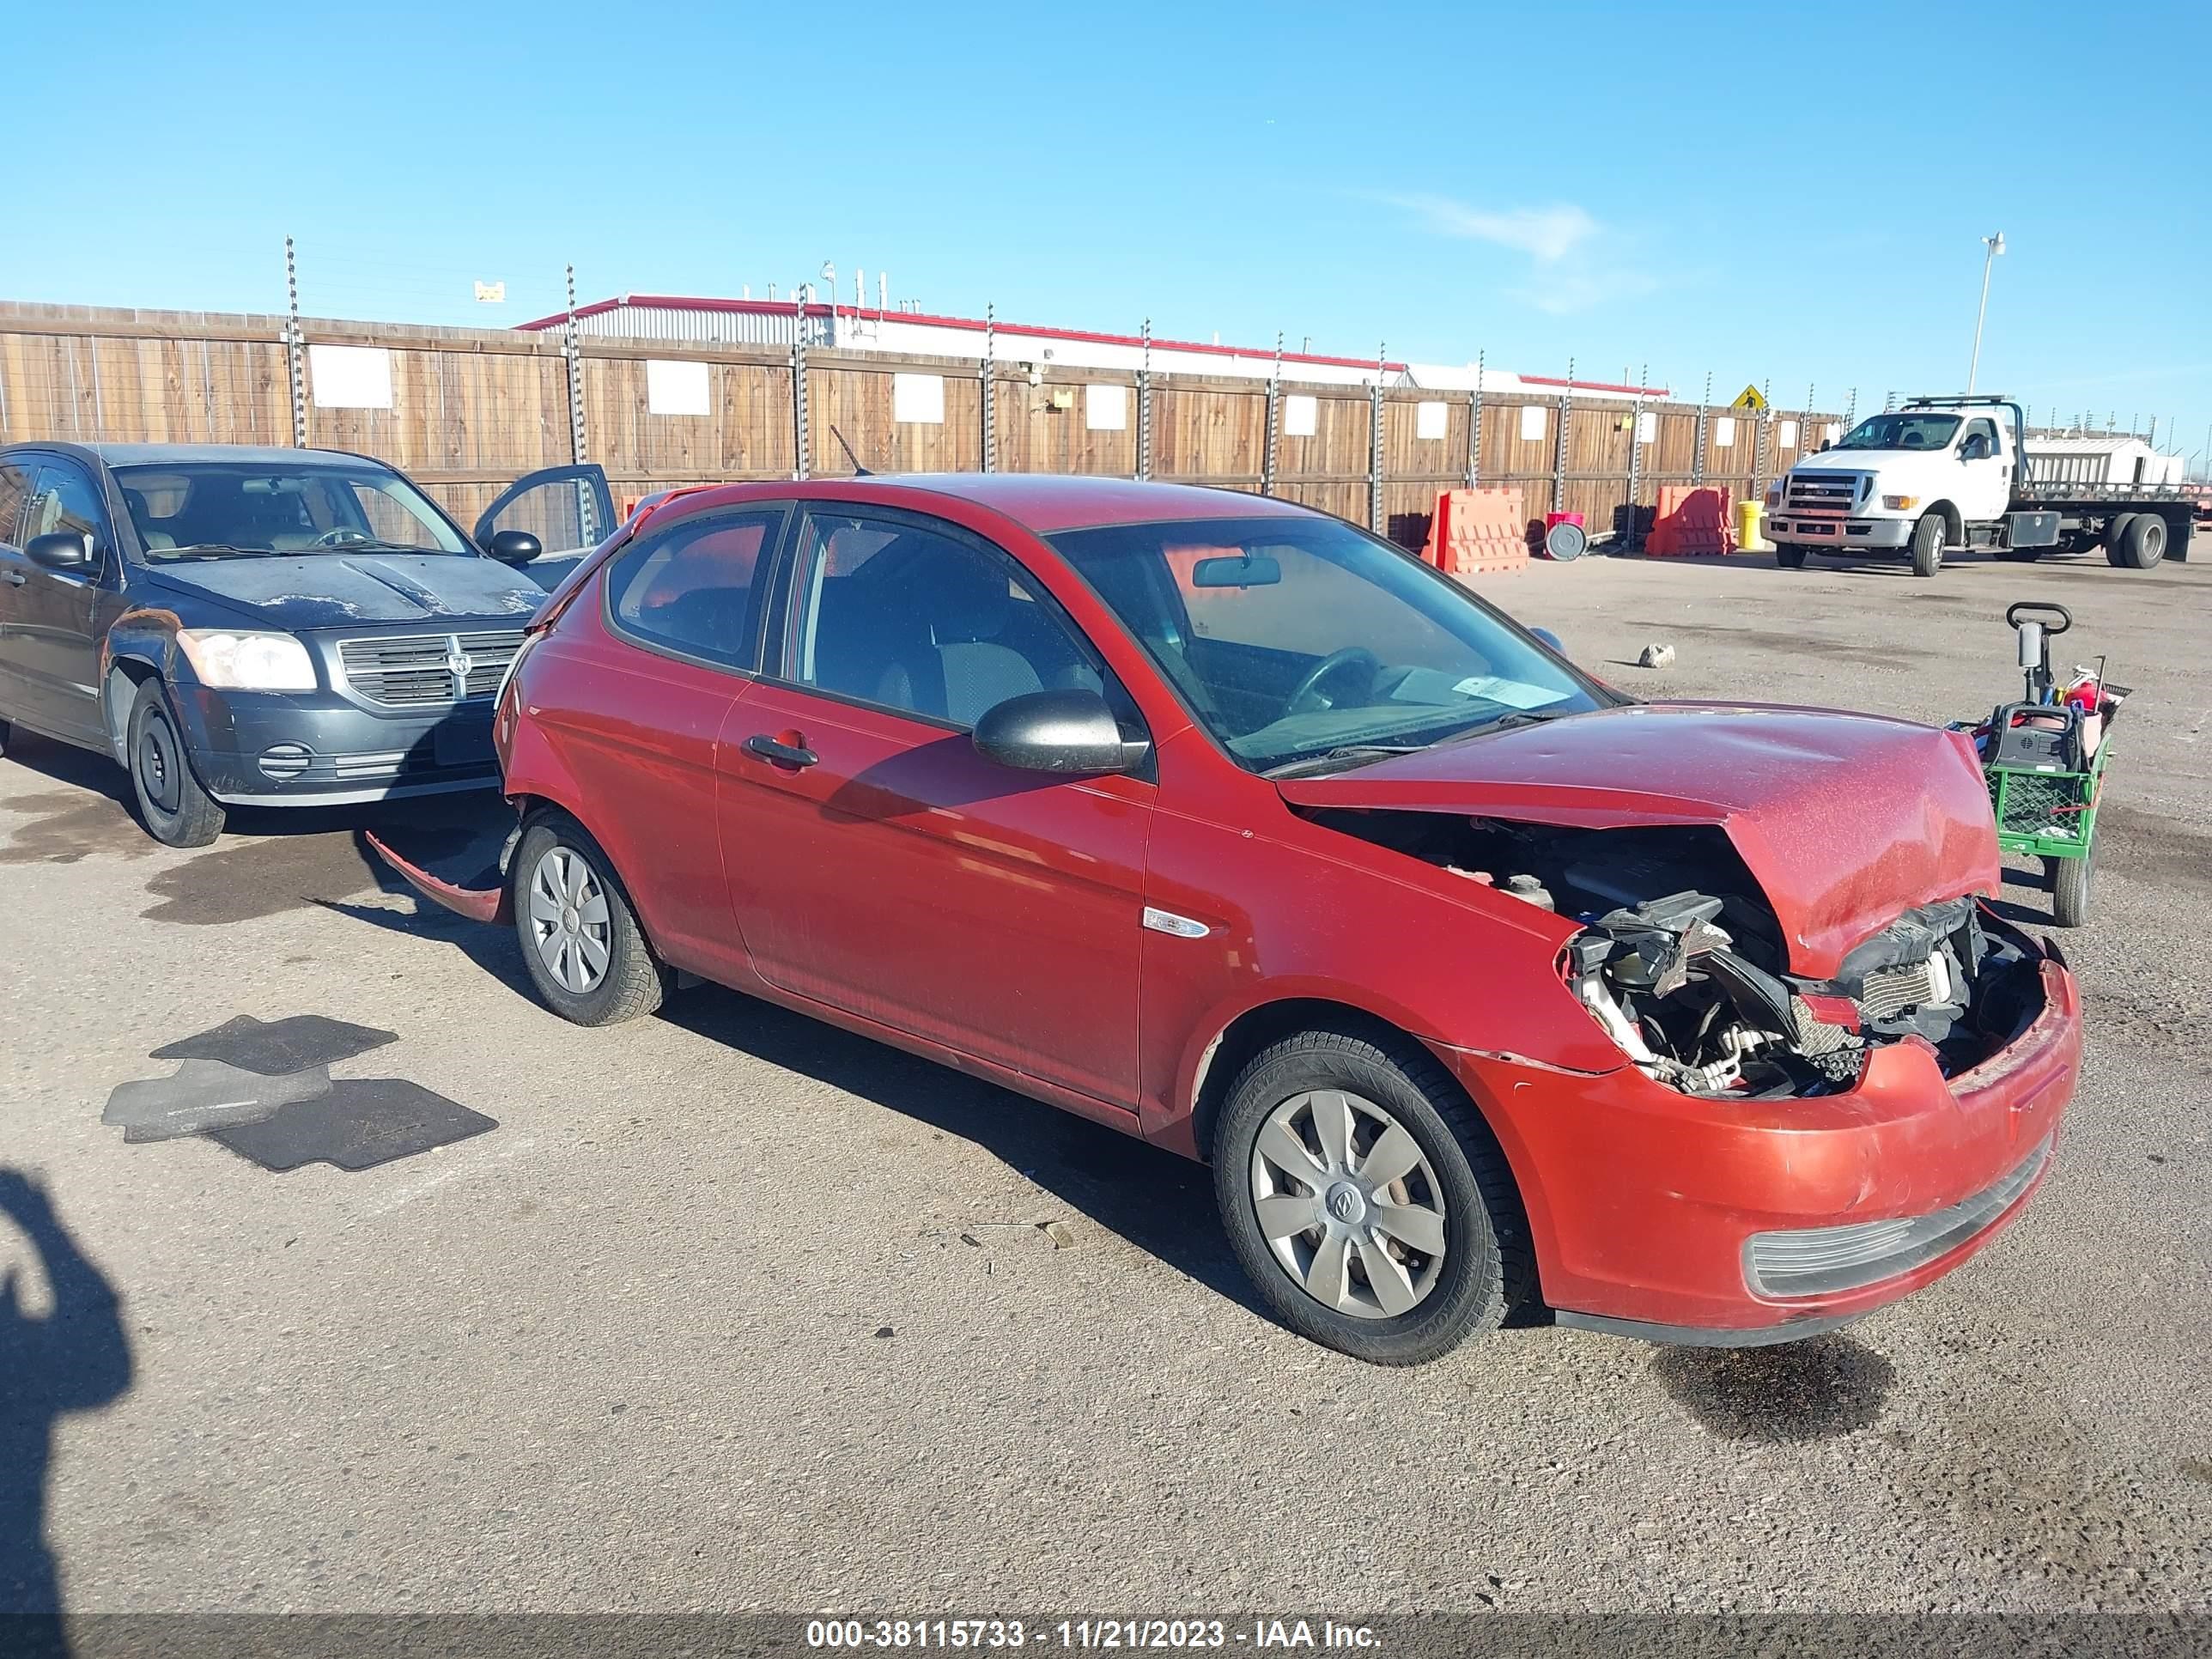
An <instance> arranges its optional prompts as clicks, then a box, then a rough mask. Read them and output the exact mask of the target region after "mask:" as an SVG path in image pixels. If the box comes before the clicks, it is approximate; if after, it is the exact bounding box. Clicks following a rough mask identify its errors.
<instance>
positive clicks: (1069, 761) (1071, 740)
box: [975, 691, 1152, 777]
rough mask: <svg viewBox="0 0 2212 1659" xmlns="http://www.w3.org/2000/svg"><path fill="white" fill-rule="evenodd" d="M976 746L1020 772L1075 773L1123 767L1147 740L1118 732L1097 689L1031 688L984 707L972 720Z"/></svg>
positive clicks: (1136, 756) (1134, 758)
mask: <svg viewBox="0 0 2212 1659" xmlns="http://www.w3.org/2000/svg"><path fill="white" fill-rule="evenodd" d="M1151 748H1152V745H1151V744H1149V743H1147V742H1146V741H1145V740H1144V739H1142V738H1138V739H1136V740H1135V741H1131V740H1130V739H1128V738H1124V737H1123V736H1122V735H1121V724H1120V722H1119V721H1117V720H1115V718H1114V711H1113V710H1112V709H1111V708H1108V707H1107V706H1106V699H1105V698H1103V697H1102V696H1099V695H1098V694H1097V692H1096V691H1031V692H1029V693H1027V694H1026V695H1024V696H1018V697H1009V698H1007V699H1006V702H1002V703H1000V704H998V705H997V706H996V707H994V708H990V709H987V710H986V711H985V713H984V715H983V718H982V719H981V720H977V721H976V722H975V751H976V753H978V754H980V755H981V756H982V757H984V758H985V759H986V760H994V761H996V762H997V763H999V764H1000V765H1001V766H1011V767H1012V768H1013V769H1015V770H1017V771H1021V772H1056V773H1059V774H1060V775H1064V776H1074V777H1080V776H1083V775H1086V774H1087V775H1097V774H1100V773H1106V772H1126V771H1127V770H1128V769H1130V768H1131V767H1133V766H1135V765H1136V764H1137V763H1139V762H1140V761H1142V760H1143V759H1144V757H1145V756H1146V753H1147V752H1148V751H1149V750H1150V749H1151Z"/></svg>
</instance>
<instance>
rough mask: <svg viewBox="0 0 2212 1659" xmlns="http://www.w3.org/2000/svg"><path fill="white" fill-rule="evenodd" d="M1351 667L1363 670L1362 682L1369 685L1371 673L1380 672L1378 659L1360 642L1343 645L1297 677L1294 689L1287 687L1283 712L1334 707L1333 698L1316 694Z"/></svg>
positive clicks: (1372, 677) (1314, 711) (1312, 712)
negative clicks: (1286, 697) (1289, 694)
mask: <svg viewBox="0 0 2212 1659" xmlns="http://www.w3.org/2000/svg"><path fill="white" fill-rule="evenodd" d="M1353 668H1358V669H1361V670H1364V673H1365V678H1364V682H1363V684H1364V685H1365V686H1366V687H1368V688H1369V689H1372V688H1373V686H1374V684H1375V677H1376V675H1377V674H1379V673H1381V672H1382V671H1383V659H1382V658H1380V657H1378V656H1376V654H1375V653H1373V652H1372V651H1370V650H1369V649H1368V648H1367V647H1365V646H1364V645H1347V646H1346V647H1344V649H1343V650H1341V651H1332V652H1330V653H1328V655H1327V656H1326V657H1323V658H1322V659H1321V660H1320V661H1319V662H1317V663H1316V664H1315V665H1313V666H1312V667H1311V668H1309V669H1307V670H1306V671H1305V672H1304V674H1303V675H1302V676H1300V677H1299V679H1298V683H1297V689H1296V690H1293V691H1291V696H1290V700H1289V701H1288V702H1285V704H1284V705H1283V712H1284V713H1285V714H1316V713H1318V712H1319V711H1320V710H1322V709H1324V708H1335V707H1336V703H1335V702H1334V700H1333V699H1330V698H1325V697H1323V696H1321V695H1320V691H1321V688H1322V686H1323V685H1324V684H1327V683H1328V681H1330V680H1331V679H1334V678H1336V677H1337V676H1338V675H1340V674H1342V673H1344V672H1345V671H1347V670H1349V669H1353Z"/></svg>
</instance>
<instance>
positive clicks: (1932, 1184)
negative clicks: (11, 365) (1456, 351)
mask: <svg viewBox="0 0 2212 1659" xmlns="http://www.w3.org/2000/svg"><path fill="white" fill-rule="evenodd" d="M495 732H496V740H497V744H498V749H499V752H500V757H501V762H502V763H503V765H504V768H505V777H506V787H507V793H508V794H509V795H510V796H511V797H512V798H513V800H514V802H515V803H516V805H517V806H518V807H519V808H520V812H521V825H520V830H519V839H518V840H517V841H515V842H511V843H510V848H509V851H508V854H507V859H506V861H505V871H506V875H505V880H504V884H503V886H501V888H499V889H497V890H483V891H467V890H459V889H455V888H453V887H441V885H440V884H438V883H437V882H435V881H434V880H432V879H431V878H428V876H426V875H424V874H423V873H422V872H419V871H410V874H411V875H413V876H414V877H416V879H417V880H418V882H419V883H420V884H422V885H423V886H424V887H425V890H429V891H431V892H432V893H433V894H434V896H438V897H440V898H441V899H442V900H443V901H445V902H448V903H450V904H452V905H453V906H454V907H455V908H460V909H463V910H465V912H467V913H469V914H472V915H478V916H480V917H483V918H485V919H487V920H490V919H495V918H499V917H509V916H511V918H512V921H513V926H514V927H515V929H516V931H517V933H518V934H519V936H520V942H521V945H522V950H523V954H524V957H525V959H526V962H527V963H528V964H529V969H530V973H531V975H532V977H533V979H534V980H535V981H536V983H537V986H538V989H539V990H540V991H541V992H542V994H544V999H545V1000H546V1001H547V1002H548V1003H550V1005H551V1006H553V1008H554V1009H556V1011H557V1012H560V1013H561V1014H562V1015H564V1016H565V1017H567V1018H569V1019H572V1020H574V1021H577V1022H578V1023H580V1024H607V1023H611V1022H613V1021H616V1020H621V1019H627V1018H634V1017H635V1016H637V1015H640V1014H643V1013H646V1012H649V1011H650V1010H652V1009H653V1008H654V1007H655V1006H658V1005H659V1002H660V1000H661V998H662V997H663V996H664V995H665V994H667V993H668V992H669V990H670V989H671V987H673V986H674V985H675V983H676V979H677V975H678V974H689V975H699V976H701V977H703V978H706V979H710V980H714V981H719V982H720V983H721V984H724V985H727V986H732V987H737V988H738V989H740V990H744V991H745V992H748V993H750V994H754V995H757V996H762V997H766V998H769V999H771V1000H775V1001H777V1002H780V1003H783V1004H786V1005H787V1006H791V1007H793V1008H797V1009H800V1010H802V1011H804V1012H808V1013H811V1014H815V1015H818V1016H819V1017H821V1018H823V1019H826V1020H829V1021H832V1022H834V1023H836V1024H839V1025H842V1026H845V1027H847V1028H848V1029H850V1030H854V1031H858V1032H860V1033H863V1034H865V1035H866V1036H872V1037H877V1038H880V1039H882V1040H884V1041H885V1042H894V1043H897V1044H899V1045H901V1046H902V1047H904V1048H910V1049H913V1050H915V1051H916V1052H918V1053H920V1054H926V1055H928V1056H930V1057H932V1058H933V1059H936V1060H942V1061H945V1062H946V1063H948V1064H951V1065H954V1066H960V1067H962V1068H963V1069H965V1070H968V1071H970V1072H973V1073H976V1074H978V1075H980V1076H982V1077H986V1078H989V1079H993V1080H994V1081H996V1082H999V1083H1001V1084H1004V1085H1006V1086H1007V1087H1009V1088H1012V1089H1016V1090H1019V1091H1022V1092H1024V1093H1025V1094H1030V1095H1033V1096H1036V1097H1038V1098H1040V1099H1042V1100H1045V1101H1047V1102H1049V1103H1052V1104H1054V1105H1056V1106H1060V1107H1063V1108H1066V1109H1068V1110H1071V1111H1075V1112H1080V1113H1082V1114H1083V1115H1085V1116H1086V1117H1091V1118H1095V1119H1097V1120H1098V1121H1101V1122H1103V1123H1109V1124H1111V1125H1113V1126H1114V1127H1116V1128H1119V1129H1122V1130H1125V1131H1127V1132H1128V1133H1132V1134H1137V1135H1141V1136H1143V1137H1144V1138H1146V1139H1148V1140H1152V1141H1154V1142H1156V1143H1158V1145H1160V1146H1164V1147H1166V1148H1168V1149H1169V1150H1170V1151H1173V1152H1179V1153H1182V1155H1184V1156H1185V1157H1189V1158H1201V1159H1205V1160H1207V1161H1208V1162H1210V1163H1211V1164H1212V1167H1213V1170H1214V1174H1215V1185H1216V1190H1217V1193H1218V1199H1219V1204H1220V1210H1221V1217H1222V1221H1223V1224H1224V1225H1225V1227H1226V1229H1227V1231H1228V1235H1229V1238H1230V1240H1231V1243H1232V1244H1233V1246H1234V1247H1235V1249H1236V1251H1237V1255H1238V1257H1239V1258H1240V1260H1241V1261H1243V1266H1244V1267H1245V1270H1246V1271H1247V1272H1248V1273H1249V1274H1250V1275H1251V1277H1252V1279H1253V1280H1254V1282H1255V1285H1257V1286H1258V1287H1259V1289H1260V1291H1261V1293H1262V1295H1263V1296H1264V1297H1266V1299H1267V1303H1268V1304H1269V1305H1270V1306H1271V1307H1272V1308H1273V1310H1275V1311H1276V1312H1277V1313H1278V1314H1279V1316H1280V1317H1281V1318H1282V1319H1283V1321H1284V1322H1285V1323H1286V1324H1288V1325H1289V1326H1291V1328H1293V1329H1295V1330H1297V1331H1299V1332H1301V1333H1303V1334H1305V1335H1307V1336H1310V1337H1311V1338H1313V1339H1314V1340H1317V1341H1320V1342H1324V1343H1327V1344H1329V1345H1331V1346H1335V1347H1338V1348H1341V1349H1343V1350H1345V1351H1346V1352H1350V1353H1352V1354H1356V1355H1358V1356H1360V1357H1361V1358H1366V1359H1370V1360H1376V1361H1380V1362H1383V1363H1385V1364H1412V1363H1415V1362H1419V1361H1422V1360H1425V1359H1430V1358H1434V1357H1436V1356H1437V1355H1439V1354H1442V1353H1443V1352H1446V1351H1448V1350H1449V1349H1450V1348H1452V1347H1453V1346H1455V1345H1456V1344H1457V1343H1459V1342H1460V1341H1461V1340H1462V1339H1463V1338H1465V1337H1466V1336H1467V1335H1468V1334H1469V1333H1471V1332H1474V1331H1478V1330H1481V1329H1484V1328H1488V1327H1492V1326H1495V1325H1497V1324H1498V1322H1499V1321H1500V1320H1501V1319H1503V1318H1504V1316H1506V1315H1507V1314H1508V1313H1509V1312H1510V1311H1511V1310H1513V1309H1514V1308H1515V1307H1516V1304H1522V1303H1523V1302H1524V1301H1534V1300H1535V1299H1538V1298H1541V1301H1542V1302H1543V1303H1545V1304H1548V1305H1549V1306H1550V1307H1552V1308H1553V1309H1554V1310H1556V1311H1557V1315H1558V1318H1559V1321H1560V1322H1562V1323H1569V1324H1575V1325H1580V1326H1586V1327H1590V1328H1597V1329H1601V1330H1608V1331H1615V1332H1620V1333H1623V1334H1631V1335H1635V1336H1640V1337H1645V1338H1650V1339H1654V1340H1662V1341H1680V1342H1694V1343H1707V1344H1728V1345H1733V1344H1750V1343H1761V1342H1773V1341H1782V1340H1790V1339H1792V1338H1796V1337H1800V1336H1805V1335H1809V1334H1813V1333H1815V1332H1818V1331H1821V1330H1825V1329H1828V1328H1832V1327H1834V1326H1836V1325H1838V1324H1840V1323H1842V1322H1844V1321H1847V1320H1849V1319H1851V1318H1853V1317H1855V1316H1858V1315H1860V1314H1863V1313H1865V1312H1867V1311H1868V1310H1870V1309H1873V1308H1875V1307H1878V1306H1881V1304H1885V1303H1887V1302H1890V1301H1893V1300H1894V1299H1895V1298H1897V1297H1900V1296H1903V1295H1905V1293H1906V1292H1908V1291H1912V1290H1914V1289H1916V1288H1917V1287H1919V1286H1921V1285H1925V1284H1927V1283H1929V1281H1930V1280H1932V1279H1936V1278H1938V1277H1939V1276H1941V1275H1942V1274H1943V1273H1948V1271H1950V1270H1951V1269H1952V1268H1953V1267H1957V1266H1958V1265H1959V1264H1960V1262H1961V1261H1964V1260H1965V1259H1966V1257H1967V1256H1969V1255H1972V1253H1973V1252H1974V1251H1975V1250H1977V1249H1979V1248H1980V1247H1981V1246H1982V1245H1983V1244H1984V1243H1987V1242H1988V1240H1989V1238H1990V1236H1991V1235H1992V1234H1993V1233H1994V1232H1995V1231H1996V1229H1997V1228H1999V1227H2000V1226H2002V1225H2004V1224H2005V1223H2006V1222H2008V1221H2009V1220H2010V1219H2011V1218H2012V1217H2013V1216H2014V1215H2015V1214H2016V1213H2018V1212H2019V1210H2020V1208H2021V1205H2022V1203H2023V1201H2024V1200H2025V1199H2026V1198H2027V1194H2029V1192H2030V1191H2032V1190H2033V1188H2034V1187H2035V1185H2036V1184H2037V1182H2038V1181H2039V1179H2040V1178H2041V1176H2042V1175H2043V1174H2044V1172H2045V1170H2046V1169H2047V1168H2048V1166H2049V1163H2050V1160H2051V1152H2052V1148H2053V1146H2054V1144H2055V1143H2056V1141H2057V1134H2058V1124H2059V1118H2060V1115H2061V1113H2062V1111H2063V1109H2064V1107H2065V1105H2066V1103H2067V1100H2068V1098H2069V1096H2070V1095H2071V1093H2072V1091H2073V1088H2074V1082H2075V1072H2076V1069H2077V1067H2078V1064H2079V1059H2080V1048H2081V1026H2080V1011H2079V1004H2078V1001H2077V998H2076V994H2075V986H2074V981H2073V980H2072V978H2071V976H2070V975H2069V974H2068V972H2067V970H2066V969H2065V967H2064V965H2063V963H2062V962H2061V960H2060V958H2059V957H2058V955H2057V951H2055V950H2053V949H2051V948H2050V947H2048V946H2046V945H2042V944H2039V943H2038V942H2036V941H2035V940H2033V939H2030V938H2029V937H2027V935H2025V934H2023V933H2020V932H2018V931H2016V930H2015V929H2014V928H2012V927H2009V926H2008V925H2007V924H2006V923H2004V922H2003V921H2002V920H2000V919H1999V918H1998V917H1996V915H1994V914H1992V913H1991V912H1990V910H1989V909H1987V908H1984V906H1983V905H1982V904H1981V903H1980V902H1979V901H1980V899H1981V897H1982V896H1987V895H1990V894H1992V893H1994V892H1995V891H1996V889H1997V886H1998V884H1999V879H2000V878H1999V872H1998V864H1997V849H1996V838H1995V834H1994V830H1993V829H1992V826H1991V822H1990V808H1989V802H1988V799H1987V797H1986V794H1985V793H1984V787H1983V781H1982V776H1981V773H1980V771H1979V769H1978V766H1977V764H1976V762H1975V760H1974V757H1973V756H1972V754H1971V753H1970V752H1969V751H1968V750H1967V749H1966V746H1965V744H1964V742H1963V740H1962V739H1961V738H1959V737H1957V736H1955V735H1953V734H1949V733H1947V732H1939V731H1936V730H1933V729H1930V728H1929V727H1926V726H1917V725H1913V724H1910V723H1907V722H1905V721H1902V720H1889V719H1883V718H1879V717H1875V716H1872V715H1864V714H1837V713H1830V712H1826V711H1822V710H1814V709H1805V708H1776V707H1765V706H1759V705H1752V704H1718V703H1687V702H1678V703H1640V702H1634V701H1632V700H1631V699H1629V698H1627V697H1626V696H1621V695H1620V693H1618V692H1616V691H1613V690H1610V689H1608V688H1607V687H1606V686H1605V685H1603V684H1600V683H1599V682H1597V681H1596V680H1594V679H1592V678H1589V676H1587V675H1585V674H1583V673H1582V672H1581V671H1579V670H1577V668H1575V667H1574V666H1573V665H1571V664H1570V663H1569V662H1567V661H1565V659H1563V658H1562V657H1561V656H1560V655H1559V653H1557V652H1556V651H1555V650H1553V649H1552V648H1551V647H1548V646H1547V644H1546V643H1544V642H1543V641H1541V640H1539V639H1538V638H1536V637H1535V636H1534V635H1530V634H1529V633H1528V632H1527V631H1526V630H1524V629H1522V628H1521V627H1519V626H1518V625H1516V623H1513V622H1512V621H1511V620H1510V619H1509V618H1507V617H1504V615H1502V614H1501V613H1500V612H1498V611H1496V610H1494V609H1492V607H1491V606H1490V605H1486V604H1485V603H1484V602H1483V601H1482V600H1481V599H1479V598H1477V597H1475V596H1474V594H1472V593H1469V592H1467V591H1466V590H1465V589H1464V588H1462V586H1459V585H1458V584H1456V583H1455V582H1453V581H1451V580H1449V579H1447V578H1445V577H1444V576H1443V575H1441V574H1438V573H1437V571H1435V570H1433V569H1431V568H1428V567H1427V566H1425V565H1423V564H1421V563H1420V562H1418V561H1416V560H1414V559H1412V558H1409V557H1407V556H1406V555H1405V554H1403V553H1401V552H1400V551H1398V550H1396V549H1395V548H1392V547H1391V546H1389V544H1386V543H1383V542H1382V541H1379V540H1377V539H1376V538H1373V537H1371V536H1369V535H1367V534H1365V533H1364V532H1361V531H1359V530H1358V529H1355V528H1353V527H1352V526H1350V525H1348V524H1346V523H1344V522H1342V521H1340V520H1335V519H1332V518H1328V517H1325V516H1323V515H1322V514H1319V513H1313V512H1310V511H1307V510H1305V509H1303V508H1300V507H1291V506H1288V505H1286V504H1284V503H1282V502H1279V501H1267V500H1262V499H1256V498H1254V497H1251V496H1248V495H1237V494H1231V493H1229V492H1225V491H1218V490H1209V489H1183V488H1176V487H1170V486H1161V485H1152V484H1138V483H1122V482H1118V481H1110V480H1100V479H1081V478H1070V477H1034V476H1026V477H1025V476H1008V475H1003V474H1001V475H997V476H986V477H902V478H899V479H896V480H878V479H860V480H855V481H852V482H847V483H802V484H742V485H733V486H729V487H723V488H715V489H706V490H702V491H698V492H695V493H690V494H685V495H679V496H677V497H675V498H672V499H669V500H666V501H662V502H661V503H660V504H659V505H658V507H654V508H651V509H648V510H647V511H645V512H643V513H640V514H639V515H637V516H635V517H634V518H633V519H632V520H631V521H630V522H629V524H627V525H625V526H623V529H622V530H621V532H618V533H617V535H616V536H615V537H614V538H612V539H611V540H610V541H609V542H608V543H607V544H605V546H603V547H601V548H600V549H599V550H598V551H597V553H596V554H594V555H593V556H591V557H589V558H587V559H586V560H585V561H584V562H583V563H581V564H580V566H579V567H578V568H577V569H576V571H575V572H574V574H572V575H571V576H570V577H569V578H568V580H566V581H565V582H563V583H562V586H560V587H558V588H557V589H556V590H555V592H553V594H552V595H551V596H550V598H549V599H548V600H547V602H546V604H545V606H544V609H543V610H542V611H540V612H539V614H538V618H537V620H536V622H535V623H533V625H532V633H531V635H530V638H529V641H528V642H527V643H526V646H525V647H524V649H523V652H522V653H521V655H520V657H519V659H517V661H516V664H515V665H514V667H513V670H512V671H511V674H510V676H509V679H508V682H507V685H506V686H505V687H504V688H503V690H502V692H501V698H500V702H499V705H498V709H497V714H496V721H495Z"/></svg>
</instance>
